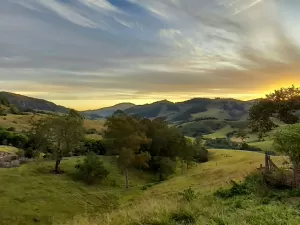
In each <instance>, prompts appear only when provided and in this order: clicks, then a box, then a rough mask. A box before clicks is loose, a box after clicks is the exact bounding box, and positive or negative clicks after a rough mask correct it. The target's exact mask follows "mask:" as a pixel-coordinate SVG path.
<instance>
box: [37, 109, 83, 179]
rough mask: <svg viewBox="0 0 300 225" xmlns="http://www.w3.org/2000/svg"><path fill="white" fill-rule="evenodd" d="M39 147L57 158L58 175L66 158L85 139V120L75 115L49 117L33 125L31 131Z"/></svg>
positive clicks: (56, 168) (56, 170)
mask: <svg viewBox="0 0 300 225" xmlns="http://www.w3.org/2000/svg"><path fill="white" fill-rule="evenodd" d="M31 133H32V134H33V136H34V138H35V140H36V144H37V147H38V148H39V149H40V150H42V151H50V152H51V153H52V155H53V156H54V158H55V169H54V171H55V172H56V173H60V172H61V170H60V163H61V160H62V159H63V157H64V156H66V155H69V154H70V153H71V152H72V151H73V150H74V149H76V148H78V147H79V146H80V145H81V144H82V141H83V138H84V129H83V120H82V118H78V117H74V115H73V114H71V113H70V114H68V115H63V116H58V115H55V116H49V117H45V118H42V119H40V120H38V121H36V122H34V123H33V127H32V130H31Z"/></svg>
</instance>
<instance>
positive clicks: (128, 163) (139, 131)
mask: <svg viewBox="0 0 300 225" xmlns="http://www.w3.org/2000/svg"><path fill="white" fill-rule="evenodd" d="M106 127H107V129H106V131H105V133H104V137H105V139H106V143H107V145H108V146H109V149H110V150H111V152H110V153H111V154H116V155H118V162H119V165H120V167H121V168H122V171H123V172H124V173H125V176H126V181H127V180H128V168H130V167H132V166H135V167H139V168H142V169H147V170H149V171H151V172H153V173H155V174H158V176H159V179H160V180H164V179H166V178H167V177H168V176H169V175H170V174H172V173H173V172H174V170H175V167H176V160H177V159H178V158H179V159H180V160H181V161H183V162H184V163H186V164H188V163H189V162H191V161H195V162H205V161H207V151H206V149H204V148H203V147H202V146H201V144H200V143H193V142H190V141H188V140H187V139H186V138H185V137H184V135H183V134H182V133H181V132H180V131H179V130H178V129H177V128H175V127H169V126H168V124H167V122H165V121H164V120H163V119H162V118H157V119H154V120H150V119H145V118H144V119H143V118H138V117H132V116H127V115H119V116H112V117H110V118H108V119H107V122H106Z"/></svg>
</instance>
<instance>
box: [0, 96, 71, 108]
mask: <svg viewBox="0 0 300 225" xmlns="http://www.w3.org/2000/svg"><path fill="white" fill-rule="evenodd" d="M0 96H1V97H4V98H5V99H7V100H8V101H9V102H10V103H11V104H13V105H15V106H16V107H17V108H19V109H21V110H40V111H50V112H57V113H65V112H67V111H68V108H66V107H63V106H60V105H56V104H54V103H53V102H50V101H46V100H44V99H38V98H32V97H28V96H24V95H19V94H15V93H10V92H4V91H2V92H0Z"/></svg>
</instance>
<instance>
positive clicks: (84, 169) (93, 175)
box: [75, 152, 109, 184]
mask: <svg viewBox="0 0 300 225" xmlns="http://www.w3.org/2000/svg"><path fill="white" fill-rule="evenodd" d="M75 168H76V169H77V176H78V178H80V179H82V180H83V181H84V182H85V183H87V184H93V183H95V182H97V181H101V180H102V179H104V178H105V177H107V176H108V174H109V172H108V171H107V170H106V169H105V167H104V165H103V162H102V161H101V160H100V158H99V157H98V156H97V155H96V154H95V153H94V152H89V153H88V154H87V155H86V157H85V158H84V161H83V162H78V163H77V164H76V166H75Z"/></svg>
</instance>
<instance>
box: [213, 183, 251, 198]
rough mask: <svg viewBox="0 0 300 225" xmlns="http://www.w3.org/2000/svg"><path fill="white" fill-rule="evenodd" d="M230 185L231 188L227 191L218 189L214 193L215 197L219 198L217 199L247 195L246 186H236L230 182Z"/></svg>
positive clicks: (236, 184)
mask: <svg viewBox="0 0 300 225" xmlns="http://www.w3.org/2000/svg"><path fill="white" fill-rule="evenodd" d="M231 183H232V187H231V188H229V189H223V188H221V189H219V190H217V191H216V192H215V196H217V197H219V198H224V199H226V198H232V197H234V196H238V195H245V194H248V193H249V192H248V190H247V186H246V185H245V184H244V183H242V184H238V183H236V182H235V181H231Z"/></svg>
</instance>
